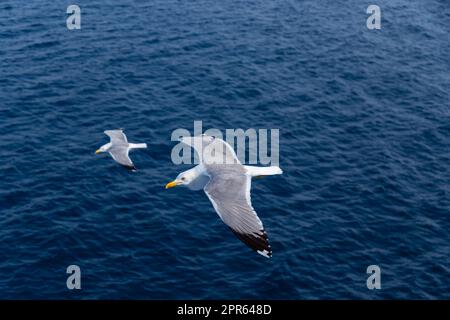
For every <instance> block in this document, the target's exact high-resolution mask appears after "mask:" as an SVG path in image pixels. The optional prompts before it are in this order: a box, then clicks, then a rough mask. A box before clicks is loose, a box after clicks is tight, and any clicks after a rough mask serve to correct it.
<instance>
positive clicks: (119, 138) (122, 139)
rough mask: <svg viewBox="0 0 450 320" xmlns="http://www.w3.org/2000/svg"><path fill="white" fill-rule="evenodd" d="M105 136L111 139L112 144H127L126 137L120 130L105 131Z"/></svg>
mask: <svg viewBox="0 0 450 320" xmlns="http://www.w3.org/2000/svg"><path fill="white" fill-rule="evenodd" d="M105 134H106V135H107V136H108V137H109V138H110V139H111V143H112V144H115V143H117V144H125V143H128V140H127V136H126V135H125V133H123V130H122V129H117V130H106V131H105Z"/></svg>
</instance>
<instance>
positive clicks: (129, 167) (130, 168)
mask: <svg viewBox="0 0 450 320" xmlns="http://www.w3.org/2000/svg"><path fill="white" fill-rule="evenodd" d="M122 167H124V168H125V169H127V170H128V171H132V172H135V171H137V169H136V167H135V166H125V165H122Z"/></svg>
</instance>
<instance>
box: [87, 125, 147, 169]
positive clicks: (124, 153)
mask: <svg viewBox="0 0 450 320" xmlns="http://www.w3.org/2000/svg"><path fill="white" fill-rule="evenodd" d="M105 134H106V135H107V136H108V137H109V138H110V141H109V142H108V143H107V144H105V145H103V146H101V147H100V149H98V150H97V151H95V153H96V154H99V153H103V152H109V154H110V155H111V157H112V158H113V159H114V160H115V161H117V162H118V163H119V164H121V165H122V166H124V167H125V168H127V169H129V170H131V171H136V167H135V166H134V164H133V162H132V161H131V159H130V157H129V156H128V153H129V152H130V150H132V149H145V148H147V144H146V143H128V140H127V136H126V135H125V133H123V130H122V129H117V130H106V131H105Z"/></svg>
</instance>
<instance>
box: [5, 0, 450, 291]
mask: <svg viewBox="0 0 450 320" xmlns="http://www.w3.org/2000/svg"><path fill="white" fill-rule="evenodd" d="M74 2H75V3H76V4H78V5H79V6H80V7H81V17H82V21H81V27H82V29H81V30H75V31H69V30H67V28H66V17H67V14H66V8H67V6H68V5H69V4H73V2H69V1H44V0H34V1H2V2H1V3H0V110H1V118H0V134H1V139H0V150H1V151H0V156H1V157H0V159H1V161H0V173H1V180H0V208H1V209H0V298H8V299H10V298H41V299H48V298H57V299H59V298H83V299H85V298H86V299H99V298H101V299H104V298H111V299H118V298H136V299H143V298H149V299H163V298H177V299H178V298H198V299H203V298H228V299H234V298H267V299H273V298H276V299H321V298H327V299H350V298H352V299H353V298H356V299H361V298H363V299H386V298H399V299H405V298H415V299H430V298H446V299H449V298H450V282H449V276H450V257H449V256H450V236H449V231H450V219H449V218H450V187H449V181H450V142H449V133H450V99H449V88H450V60H449V57H450V40H449V31H450V27H449V26H450V6H449V3H448V1H444V0H429V1H418V0H416V1H406V0H390V1H386V0H379V1H376V4H378V5H379V6H380V7H381V10H382V29H381V30H374V31H371V30H368V29H367V28H366V18H367V17H368V14H366V8H367V6H368V5H369V3H365V2H364V1H356V0H352V1H345V2H337V1H317V0H314V1H313V0H311V1H293V0H291V1H281V0H276V1H262V0H251V1H250V0H249V1H237V0H230V1H205V0H201V1H195V2H193V1H173V0H156V1H137V0H136V1H133V0H117V1H113V0H105V1H85V0H77V1H74ZM194 120H202V121H203V124H204V127H205V129H207V128H219V129H226V128H243V129H247V128H269V129H270V128H279V129H280V166H281V167H282V169H283V170H284V174H283V175H282V176H277V177H269V178H266V179H262V180H257V181H255V182H254V184H253V189H252V199H253V202H254V206H255V209H256V211H257V212H258V214H259V216H260V217H261V219H262V221H263V222H264V224H265V227H266V229H267V231H268V233H269V237H270V240H271V244H272V249H273V258H272V259H270V260H268V259H265V258H263V257H261V256H259V255H258V254H256V253H254V252H252V251H251V250H250V249H248V248H247V247H246V246H245V245H243V244H242V243H241V242H240V241H239V240H238V239H237V238H235V237H234V236H233V234H232V233H231V232H230V231H229V230H228V228H226V226H224V224H223V223H222V222H221V221H220V219H219V218H218V216H217V215H216V213H215V212H214V210H213V208H212V206H211V204H210V202H209V201H208V199H207V197H206V196H205V195H204V194H203V192H192V191H189V190H187V189H183V188H179V189H172V190H168V191H166V190H164V185H165V183H167V182H168V181H170V180H171V179H173V178H174V177H175V176H176V175H177V174H178V173H179V172H180V171H182V170H185V169H187V168H189V167H190V166H188V165H182V166H176V165H174V164H173V163H172V162H171V158H170V152H171V149H172V147H173V146H174V145H175V143H174V142H171V141H170V135H171V133H172V131H173V130H174V129H176V128H186V129H189V130H191V131H192V130H193V121H194ZM118 127H122V128H125V129H126V133H127V134H128V136H129V139H130V140H131V141H132V142H146V143H147V144H148V146H149V148H148V149H147V150H144V151H142V150H139V151H138V152H135V153H134V154H133V159H134V161H135V164H136V166H137V167H138V168H139V171H138V172H136V173H130V172H127V171H126V170H124V169H123V168H121V167H120V166H118V165H117V164H115V163H114V162H113V161H112V160H111V159H110V158H108V157H99V156H95V155H94V151H95V149H96V148H98V147H99V146H100V145H102V144H104V143H106V142H107V141H108V139H107V137H106V136H105V135H104V134H103V131H104V130H106V129H114V128H118ZM71 264H76V265H79V266H80V268H81V272H82V280H81V281H82V290H79V291H77V290H73V291H70V290H68V289H67V288H66V277H67V275H66V268H67V266H69V265H71ZM371 264H376V265H379V266H380V268H381V271H382V275H381V283H382V289H381V290H372V291H371V290H368V289H367V287H366V279H367V274H366V268H367V266H369V265H371Z"/></svg>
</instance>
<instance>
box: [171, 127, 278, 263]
mask: <svg viewBox="0 0 450 320" xmlns="http://www.w3.org/2000/svg"><path fill="white" fill-rule="evenodd" d="M181 142H182V143H185V144H187V145H189V146H191V147H192V148H193V149H194V150H195V151H196V152H197V154H198V156H199V160H200V164H199V165H197V166H196V167H194V168H192V169H189V170H187V171H184V172H182V173H180V174H179V175H178V176H177V178H176V179H175V180H174V181H172V182H169V183H168V184H167V185H166V189H168V188H172V187H175V186H178V185H185V186H187V187H188V188H189V189H191V190H200V189H203V190H204V191H205V193H206V195H207V196H208V198H209V200H210V201H211V203H212V205H213V207H214V209H215V210H216V212H217V214H218V215H219V217H220V218H221V219H222V221H223V222H224V223H225V224H226V225H227V226H228V227H230V229H231V231H233V233H234V234H235V235H236V236H237V237H238V238H239V239H240V240H241V241H242V242H244V243H245V244H246V245H247V246H249V247H250V248H252V249H253V250H255V251H257V252H258V253H259V254H261V255H263V256H265V257H267V258H270V257H271V256H272V250H271V248H270V245H269V240H268V237H267V233H266V231H265V230H264V227H263V224H262V222H261V220H260V219H259V218H258V216H257V215H256V212H255V210H254V209H253V207H252V203H251V200H250V185H251V180H252V177H259V176H270V175H275V174H282V173H283V171H282V170H281V169H280V168H279V167H277V166H271V167H254V166H246V165H242V164H241V163H240V162H239V160H238V158H237V156H236V153H235V152H234V150H233V148H232V147H231V146H230V145H229V144H227V143H226V142H225V141H223V140H222V139H218V138H213V137H210V136H206V135H202V136H196V137H184V138H182V139H181Z"/></svg>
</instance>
